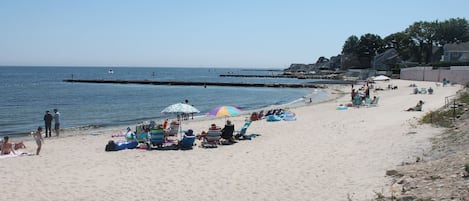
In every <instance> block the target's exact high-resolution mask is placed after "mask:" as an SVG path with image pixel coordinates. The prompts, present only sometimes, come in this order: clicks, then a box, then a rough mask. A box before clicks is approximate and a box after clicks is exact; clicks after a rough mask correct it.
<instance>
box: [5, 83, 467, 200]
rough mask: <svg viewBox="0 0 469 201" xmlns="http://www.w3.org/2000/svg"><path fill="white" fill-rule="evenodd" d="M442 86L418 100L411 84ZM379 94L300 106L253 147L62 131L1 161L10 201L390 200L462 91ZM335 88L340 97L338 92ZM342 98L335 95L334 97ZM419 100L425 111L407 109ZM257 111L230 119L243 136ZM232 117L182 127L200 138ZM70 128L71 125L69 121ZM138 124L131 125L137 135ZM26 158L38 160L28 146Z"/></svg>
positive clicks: (402, 89)
mask: <svg viewBox="0 0 469 201" xmlns="http://www.w3.org/2000/svg"><path fill="white" fill-rule="evenodd" d="M411 83H415V84H417V85H418V86H419V87H426V88H428V87H430V86H431V87H433V88H434V89H435V92H434V94H433V95H428V94H417V95H414V94H412V88H411V87H408V86H409V84H411ZM388 84H392V85H396V86H398V89H397V90H385V91H378V92H377V93H375V92H372V93H371V95H372V96H379V97H380V100H379V106H377V107H360V108H348V109H347V110H336V107H337V106H338V105H339V104H346V103H349V102H350V94H349V92H350V89H351V88H350V86H330V89H337V90H342V91H344V92H346V94H345V95H343V96H341V95H340V94H335V95H334V96H338V97H337V98H335V99H332V100H330V101H326V102H322V103H318V104H312V105H307V106H304V107H297V108H291V109H290V110H291V111H292V112H294V113H295V114H296V116H297V118H298V119H297V121H288V122H287V121H280V122H266V121H265V120H262V121H255V122H253V123H252V124H251V126H250V127H249V128H248V130H247V133H248V134H260V135H261V136H258V137H256V138H254V139H253V140H246V141H240V142H238V143H236V144H234V145H229V146H219V147H218V148H215V149H204V148H200V147H199V145H200V142H199V141H197V146H195V147H194V149H193V150H188V151H159V150H153V151H146V150H140V149H136V150H123V151H118V152H105V151H104V147H105V145H106V144H107V142H108V141H109V140H111V139H113V138H111V135H112V134H116V133H119V132H123V131H124V130H125V128H126V127H122V128H121V127H119V128H113V129H106V130H82V131H75V132H74V133H72V132H69V133H63V134H62V133H61V135H64V136H63V137H62V136H61V137H60V138H52V139H45V144H44V145H43V149H42V151H41V154H40V155H39V156H21V157H14V158H4V159H0V168H1V169H2V174H1V176H0V181H1V182H2V187H1V188H0V195H1V197H2V200H13V199H14V200H113V201H114V200H269V201H270V200H334V201H335V200H348V199H349V198H350V199H352V200H365V199H366V200H369V199H371V198H373V197H374V196H375V195H376V193H383V194H387V195H389V186H388V185H385V184H391V179H392V178H390V177H387V176H385V172H386V170H389V169H395V167H396V166H399V165H401V164H402V163H404V162H415V160H416V158H417V157H420V158H421V157H423V154H424V152H425V151H426V150H428V149H430V148H431V142H430V141H429V138H430V137H432V136H434V135H436V134H438V133H440V132H441V130H440V129H439V128H433V127H431V126H428V125H418V123H417V119H418V118H419V117H422V116H423V115H424V114H425V113H426V112H429V111H432V110H435V109H437V108H440V107H442V106H443V105H444V104H445V97H448V96H451V95H454V94H456V92H457V90H459V89H461V87H460V86H458V85H456V86H449V87H441V86H440V87H436V85H435V83H434V82H418V81H404V80H392V81H391V82H379V83H377V84H376V85H377V86H381V87H382V88H387V85H388ZM332 91H335V90H332ZM335 92H336V91H335ZM419 100H423V101H424V102H425V104H424V106H423V109H424V111H423V112H406V111H404V110H405V109H407V108H409V107H412V106H415V105H416V103H417V102H418V101H419ZM248 116H249V114H245V115H240V116H237V117H230V118H229V119H230V120H232V122H233V123H234V124H235V126H236V130H239V129H240V128H241V126H242V125H243V124H244V119H245V118H246V117H248ZM225 120H226V118H218V119H214V118H211V119H199V120H190V121H186V122H183V124H182V127H183V129H189V128H191V129H193V130H194V131H195V133H200V132H201V131H202V130H207V128H208V127H209V125H210V124H211V123H216V124H218V125H220V126H222V125H223V124H224V121H225ZM64 121H65V119H64ZM133 127H134V126H132V128H133ZM25 143H26V146H27V148H26V149H24V150H23V151H25V152H30V153H35V148H36V145H35V143H34V142H33V141H32V140H31V141H26V142H25Z"/></svg>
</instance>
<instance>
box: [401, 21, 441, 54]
mask: <svg viewBox="0 0 469 201" xmlns="http://www.w3.org/2000/svg"><path fill="white" fill-rule="evenodd" d="M437 30H438V21H434V22H422V21H420V22H415V23H414V24H412V25H410V26H409V27H408V28H407V29H406V30H405V32H406V33H407V34H408V35H409V36H410V38H411V40H412V43H413V45H411V46H410V48H412V50H411V52H412V53H413V54H414V56H415V59H416V61H417V62H419V63H430V62H431V59H432V50H433V46H434V45H436V44H437V43H438V40H437Z"/></svg>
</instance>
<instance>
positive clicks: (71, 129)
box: [8, 84, 344, 141]
mask: <svg viewBox="0 0 469 201" xmlns="http://www.w3.org/2000/svg"><path fill="white" fill-rule="evenodd" d="M342 85H344V84H327V85H324V86H321V87H320V88H321V89H319V90H324V91H325V92H326V93H328V97H329V98H327V99H325V100H320V101H317V102H313V103H312V104H318V103H322V102H327V101H329V99H331V98H330V96H333V94H331V90H329V88H330V86H342ZM311 90H312V91H309V92H308V93H306V94H304V95H303V97H302V98H298V99H296V100H292V101H290V102H288V103H284V104H278V105H267V106H264V107H260V108H257V109H251V110H245V111H244V112H243V114H241V115H250V114H251V113H252V112H255V111H260V110H269V109H272V108H274V107H275V108H281V107H287V108H296V107H304V106H308V105H311V104H310V103H306V99H305V97H314V91H313V90H316V89H311ZM302 100H303V101H302ZM164 119H165V118H153V119H145V120H143V121H140V122H135V123H133V124H119V125H117V124H109V125H82V126H75V127H66V128H61V133H60V135H61V136H67V133H76V132H79V131H81V132H87V131H91V132H93V131H94V130H99V131H102V130H116V129H117V128H122V130H123V131H124V130H125V128H127V127H130V128H132V129H134V128H135V126H136V125H137V124H139V123H142V122H149V121H151V120H154V121H156V122H157V123H162V122H163V121H164ZM169 119H170V120H171V119H175V116H174V117H172V116H171V117H169ZM201 119H202V120H203V119H216V117H209V116H206V115H205V114H198V115H194V119H193V120H192V119H191V120H190V121H194V120H201ZM40 126H42V127H44V126H43V125H40ZM31 132H34V131H33V130H31V131H26V132H25V133H22V134H14V135H8V136H9V137H10V139H12V140H13V141H24V140H31V136H30V133H31ZM52 136H53V138H54V137H55V134H54V132H52Z"/></svg>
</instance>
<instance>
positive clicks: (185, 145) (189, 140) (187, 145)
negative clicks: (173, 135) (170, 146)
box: [178, 135, 196, 150]
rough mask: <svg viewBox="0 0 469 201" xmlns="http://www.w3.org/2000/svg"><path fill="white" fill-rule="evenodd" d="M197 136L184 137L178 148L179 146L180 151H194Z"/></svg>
mask: <svg viewBox="0 0 469 201" xmlns="http://www.w3.org/2000/svg"><path fill="white" fill-rule="evenodd" d="M195 138H196V137H195V136H193V135H192V136H187V135H184V137H183V138H182V140H181V141H180V142H179V144H178V146H179V149H181V150H189V149H192V146H194V142H195Z"/></svg>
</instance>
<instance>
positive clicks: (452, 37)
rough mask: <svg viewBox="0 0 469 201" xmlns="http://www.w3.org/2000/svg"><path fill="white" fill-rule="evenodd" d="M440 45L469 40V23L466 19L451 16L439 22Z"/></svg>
mask: <svg viewBox="0 0 469 201" xmlns="http://www.w3.org/2000/svg"><path fill="white" fill-rule="evenodd" d="M437 39H438V43H439V45H441V46H443V45H445V44H448V43H459V42H466V41H469V23H468V22H467V20H466V19H464V18H463V19H461V18H456V19H454V18H451V19H449V20H446V21H444V22H441V23H439V24H438V30H437Z"/></svg>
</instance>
